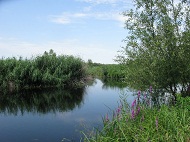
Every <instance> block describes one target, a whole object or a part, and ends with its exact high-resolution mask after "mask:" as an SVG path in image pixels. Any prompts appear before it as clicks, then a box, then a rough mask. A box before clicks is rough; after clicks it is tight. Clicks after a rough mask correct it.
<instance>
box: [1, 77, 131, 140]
mask: <svg viewBox="0 0 190 142" xmlns="http://www.w3.org/2000/svg"><path fill="white" fill-rule="evenodd" d="M122 94H127V95H128V97H127V101H128V102H129V103H131V101H132V100H133V96H132V92H130V91H129V90H128V89H127V88H120V87H117V86H114V85H113V84H112V85H106V84H104V83H102V81H100V80H98V79H96V80H95V82H94V83H93V84H91V85H89V86H86V87H85V88H82V89H75V90H72V91H71V90H60V89H58V90H53V89H46V90H36V91H26V92H20V93H17V94H9V95H1V98H0V141H2V142H61V141H64V142H67V141H68V142H69V141H76V142H78V141H80V139H81V137H82V136H83V134H82V133H81V131H83V132H85V133H86V134H89V133H90V132H92V130H93V127H95V128H100V129H101V127H102V117H103V116H105V115H106V114H107V113H108V114H109V115H111V113H112V110H114V109H116V108H117V106H118V102H119V100H120V96H121V95H122Z"/></svg>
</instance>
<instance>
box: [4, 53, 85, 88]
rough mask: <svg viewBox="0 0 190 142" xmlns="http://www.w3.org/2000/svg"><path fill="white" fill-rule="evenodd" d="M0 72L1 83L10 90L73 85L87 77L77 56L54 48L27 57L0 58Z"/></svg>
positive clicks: (83, 65) (82, 63) (83, 66)
mask: <svg viewBox="0 0 190 142" xmlns="http://www.w3.org/2000/svg"><path fill="white" fill-rule="evenodd" d="M0 72H1V74H0V81H1V82H2V84H0V87H1V88H2V89H3V88H9V89H13V90H14V89H17V90H19V89H23V88H31V87H55V86H57V87H66V86H75V85H78V84H77V83H78V82H81V81H82V80H83V79H84V78H85V77H86V69H85V64H84V62H83V61H82V60H81V59H80V58H76V57H73V56H66V55H60V56H57V55H56V54H55V53H54V52H53V50H50V51H49V53H47V52H45V53H44V54H43V55H42V56H37V57H35V58H32V59H30V60H28V59H25V60H23V59H22V58H20V59H19V60H17V59H16V58H7V59H1V60H0Z"/></svg>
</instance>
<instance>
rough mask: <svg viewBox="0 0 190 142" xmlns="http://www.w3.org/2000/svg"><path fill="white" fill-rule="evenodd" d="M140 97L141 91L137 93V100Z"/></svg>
mask: <svg viewBox="0 0 190 142" xmlns="http://www.w3.org/2000/svg"><path fill="white" fill-rule="evenodd" d="M140 95H141V91H138V99H139V98H140Z"/></svg>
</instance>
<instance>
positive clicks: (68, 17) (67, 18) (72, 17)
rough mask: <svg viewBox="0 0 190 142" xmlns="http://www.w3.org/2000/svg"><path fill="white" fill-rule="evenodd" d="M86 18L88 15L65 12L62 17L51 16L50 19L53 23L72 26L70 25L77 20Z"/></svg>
mask: <svg viewBox="0 0 190 142" xmlns="http://www.w3.org/2000/svg"><path fill="white" fill-rule="evenodd" d="M86 16H87V14H85V13H69V12H65V13H62V14H60V15H50V16H49V19H50V21H51V22H54V23H58V24H70V23H73V22H75V21H76V20H77V19H81V18H84V17H86Z"/></svg>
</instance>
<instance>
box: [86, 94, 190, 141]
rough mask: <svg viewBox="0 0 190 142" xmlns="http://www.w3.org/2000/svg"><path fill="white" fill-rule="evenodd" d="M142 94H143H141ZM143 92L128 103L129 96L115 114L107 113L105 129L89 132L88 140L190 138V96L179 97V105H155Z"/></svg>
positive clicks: (189, 139)
mask: <svg viewBox="0 0 190 142" xmlns="http://www.w3.org/2000/svg"><path fill="white" fill-rule="evenodd" d="M141 98H142V97H141ZM150 104H151V103H150V100H149V99H148V97H146V96H143V99H141V101H140V95H138V97H137V98H136V99H135V100H134V101H133V103H132V105H130V104H128V103H127V102H126V100H125V99H122V100H121V103H120V105H119V107H118V108H117V110H116V111H114V112H113V116H112V117H110V115H108V114H106V116H105V117H104V119H103V124H104V126H103V129H102V130H100V131H98V130H97V131H96V135H93V136H89V135H88V136H87V135H85V140H84V141H86V142H189V141H190V97H186V98H182V97H180V95H178V97H177V102H176V104H175V105H166V104H163V105H161V106H159V107H158V106H151V105H150Z"/></svg>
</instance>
